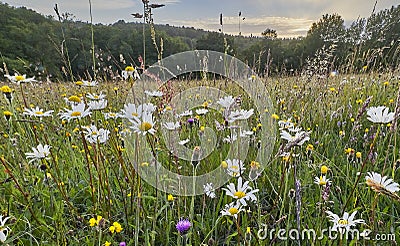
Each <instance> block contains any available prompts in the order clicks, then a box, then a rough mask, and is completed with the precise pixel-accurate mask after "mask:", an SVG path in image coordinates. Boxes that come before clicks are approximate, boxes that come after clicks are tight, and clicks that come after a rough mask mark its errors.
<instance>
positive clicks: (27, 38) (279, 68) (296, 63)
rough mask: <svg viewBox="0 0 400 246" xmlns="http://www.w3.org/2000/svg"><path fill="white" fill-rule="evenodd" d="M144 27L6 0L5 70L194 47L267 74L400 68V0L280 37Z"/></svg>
mask: <svg viewBox="0 0 400 246" xmlns="http://www.w3.org/2000/svg"><path fill="white" fill-rule="evenodd" d="M144 27H145V28H143V24H142V23H137V22H129V23H127V22H125V21H123V20H121V21H118V22H116V23H114V24H111V25H103V24H96V25H93V26H91V24H90V23H86V22H82V21H77V20H75V19H74V17H73V15H72V14H69V13H63V14H60V15H59V16H58V18H55V17H54V16H43V15H40V14H38V13H36V12H35V11H33V10H30V9H27V8H25V7H20V8H15V7H11V6H9V5H8V4H6V3H0V56H1V60H2V62H3V66H2V68H1V69H0V74H6V73H10V74H13V73H14V72H18V73H21V74H25V73H26V74H29V75H30V76H36V77H37V78H38V79H42V80H45V79H47V78H48V79H51V80H52V81H65V80H77V79H90V78H93V76H94V75H96V79H113V78H116V77H117V76H118V73H119V72H118V71H121V70H122V69H124V67H125V66H127V65H133V66H136V67H139V66H140V62H139V61H140V59H139V57H141V56H143V54H144V52H143V51H144V49H145V50H146V57H145V59H146V64H152V63H154V62H156V61H157V60H158V59H160V57H167V56H169V55H171V54H175V53H178V52H182V51H187V50H193V49H208V50H215V51H220V52H225V53H228V54H230V55H234V56H236V57H237V58H239V59H241V60H242V61H245V62H247V63H248V65H249V66H250V67H252V68H253V69H254V70H255V71H257V72H258V73H259V74H260V75H263V76H269V75H274V74H286V75H290V74H307V75H308V76H326V75H327V74H328V73H329V72H331V71H339V72H342V73H354V72H360V71H365V70H367V69H368V70H376V71H382V72H383V71H387V70H394V69H398V68H399V64H400V63H399V62H400V60H399V59H400V57H399V52H400V48H399V47H400V46H399V43H400V5H399V6H397V7H395V6H393V7H392V8H390V9H386V10H382V11H380V12H377V13H375V14H372V15H371V16H369V17H367V18H359V19H357V20H356V21H354V22H353V23H351V25H349V26H346V25H345V23H344V20H343V18H342V17H341V16H340V15H338V14H326V15H323V16H322V18H321V19H319V20H318V21H317V22H315V23H313V24H312V26H311V27H310V29H309V31H308V32H307V35H306V36H305V37H299V38H279V33H277V32H276V31H275V30H274V29H273V27H268V28H267V29H266V31H264V32H263V34H262V36H261V37H244V36H232V35H226V34H223V33H221V32H211V31H204V30H199V29H194V28H190V27H189V28H188V27H173V26H169V25H155V26H154V29H153V31H152V29H151V28H150V26H149V25H147V24H146V25H145V26H144ZM92 30H93V35H94V36H93V37H94V39H93V40H94V43H92V36H91V31H92ZM143 30H144V32H143ZM143 34H144V36H143ZM143 40H145V42H143ZM143 43H145V45H143ZM92 45H94V46H93V47H94V54H92V52H93V50H92ZM143 46H145V47H143ZM160 53H161V54H160ZM93 55H94V56H93ZM160 55H161V56H160ZM92 57H94V59H92Z"/></svg>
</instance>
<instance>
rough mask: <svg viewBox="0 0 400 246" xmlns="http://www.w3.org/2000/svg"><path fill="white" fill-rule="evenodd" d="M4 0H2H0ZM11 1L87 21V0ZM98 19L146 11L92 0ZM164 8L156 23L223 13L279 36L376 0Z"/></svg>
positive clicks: (207, 25)
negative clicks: (70, 14)
mask: <svg viewBox="0 0 400 246" xmlns="http://www.w3.org/2000/svg"><path fill="white" fill-rule="evenodd" d="M0 1H2V0H0ZM2 2H6V3H8V4H9V5H12V6H26V7H28V8H30V9H33V10H35V11H37V12H39V13H42V14H44V15H54V14H55V13H54V11H53V7H54V5H55V4H56V3H57V4H58V7H59V10H60V12H61V13H63V12H69V13H72V14H73V15H74V16H75V17H76V19H77V20H82V21H88V20H90V15H89V0H87V1H85V0H64V1H61V0H59V1H54V0H9V1H2ZM91 2H92V13H93V22H94V23H104V24H112V23H114V22H116V21H118V20H125V21H127V22H131V21H139V20H137V19H134V18H132V16H131V15H130V14H131V13H136V12H139V13H141V12H142V10H143V5H142V1H141V0H91ZM150 3H163V4H166V6H165V7H163V8H160V9H155V10H153V13H154V22H155V23H157V24H167V23H168V24H170V25H174V26H188V27H191V26H193V27H195V28H202V29H205V30H212V31H218V29H219V28H220V26H219V15H220V13H222V14H223V16H224V19H223V22H224V32H226V33H231V34H238V33H239V17H238V13H239V11H241V13H242V18H243V17H244V18H245V19H244V20H241V24H240V27H241V32H242V34H244V35H250V34H253V35H260V33H261V32H262V31H263V30H265V29H266V28H271V29H275V30H277V33H278V36H280V37H295V36H305V35H306V33H307V30H308V29H309V28H310V26H311V24H312V23H313V22H315V21H317V20H318V19H320V18H321V16H322V15H323V14H326V13H328V14H333V13H338V14H339V15H341V16H342V17H343V18H344V19H345V21H346V23H351V22H352V21H353V20H356V19H357V17H368V16H369V15H370V14H371V12H372V9H373V7H374V4H375V0H333V1H332V0H275V1H272V0H158V1H156V0H150ZM398 4H399V0H378V2H377V6H376V11H379V10H382V9H385V8H390V7H391V6H397V5H398Z"/></svg>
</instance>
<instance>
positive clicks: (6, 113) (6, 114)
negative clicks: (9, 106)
mask: <svg viewBox="0 0 400 246" xmlns="http://www.w3.org/2000/svg"><path fill="white" fill-rule="evenodd" d="M3 115H4V118H6V120H7V121H9V120H10V118H11V116H12V115H13V114H12V113H11V112H10V111H8V110H6V111H4V112H3Z"/></svg>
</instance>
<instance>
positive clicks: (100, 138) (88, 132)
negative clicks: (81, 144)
mask: <svg viewBox="0 0 400 246" xmlns="http://www.w3.org/2000/svg"><path fill="white" fill-rule="evenodd" d="M82 128H83V129H84V134H85V139H86V141H88V142H89V143H91V144H96V143H99V144H102V143H105V142H107V140H108V135H109V134H110V131H109V130H106V129H103V128H101V129H97V127H96V126H95V125H91V126H83V127H82Z"/></svg>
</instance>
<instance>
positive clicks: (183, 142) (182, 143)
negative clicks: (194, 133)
mask: <svg viewBox="0 0 400 246" xmlns="http://www.w3.org/2000/svg"><path fill="white" fill-rule="evenodd" d="M189 141H190V140H189V139H188V138H186V139H184V140H181V141H179V142H178V144H179V145H185V144H187V143H189Z"/></svg>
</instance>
